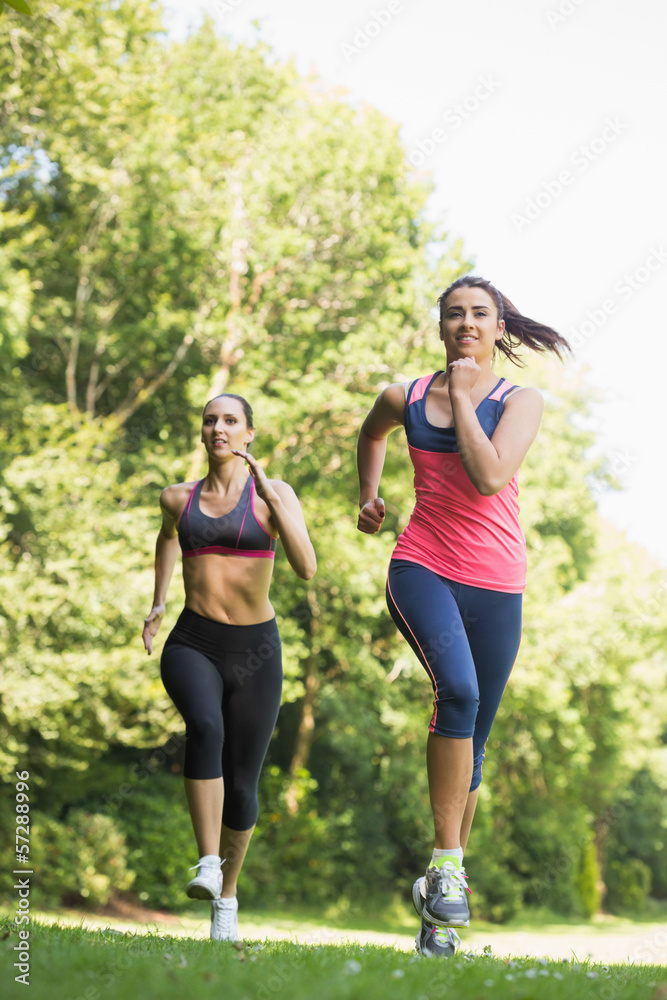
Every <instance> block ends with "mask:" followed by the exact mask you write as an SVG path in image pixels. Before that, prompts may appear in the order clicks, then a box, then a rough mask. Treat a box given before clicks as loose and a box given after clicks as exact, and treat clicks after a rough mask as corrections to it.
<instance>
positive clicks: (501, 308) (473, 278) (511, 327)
mask: <svg viewBox="0 0 667 1000" xmlns="http://www.w3.org/2000/svg"><path fill="white" fill-rule="evenodd" d="M457 288H482V289H483V290H484V291H485V292H487V293H488V294H489V295H490V296H491V298H492V299H493V301H494V302H495V304H496V308H497V310H498V322H500V320H501V319H504V320H505V332H504V334H503V338H502V340H498V341H497V342H496V347H497V348H498V350H499V351H501V352H502V353H503V354H504V355H505V357H506V358H509V360H510V361H512V362H513V363H514V364H515V365H520V366H523V361H522V360H521V358H520V357H519V355H518V354H517V353H516V350H515V348H517V347H519V346H521V345H523V346H524V347H528V348H529V349H530V350H531V351H540V352H542V353H545V352H546V351H553V352H554V354H557V355H558V357H559V358H561V360H562V358H563V355H564V354H565V353H566V352H571V351H572V348H571V347H570V345H569V344H568V342H567V340H565V338H564V337H561V335H560V333H557V332H556V331H555V330H552V328H551V327H550V326H545V325H544V323H538V322H537V321H536V320H534V319H529V318H528V316H523V315H522V314H521V313H520V312H519V310H518V309H517V308H516V306H514V305H513V304H512V303H511V302H510V300H509V299H507V298H505V296H504V295H503V293H502V292H499V291H498V289H497V288H496V287H495V285H492V284H491V282H490V281H487V280H486V278H480V277H479V276H478V275H476V274H464V276H463V277H462V278H457V279H456V281H453V282H452V284H451V285H450V286H449V288H447V289H445V291H444V292H443V293H442V295H441V296H440V298H439V299H438V305H439V306H440V320H441V321H442V315H443V313H444V310H445V304H446V301H447V297H448V296H449V294H450V293H451V292H453V291H455V289H457Z"/></svg>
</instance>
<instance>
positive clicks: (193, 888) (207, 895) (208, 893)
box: [185, 885, 220, 900]
mask: <svg viewBox="0 0 667 1000" xmlns="http://www.w3.org/2000/svg"><path fill="white" fill-rule="evenodd" d="M185 895H186V896H188V897H189V898H190V899H208V900H212V899H219V898H220V893H218V894H217V895H214V894H213V891H212V890H211V889H209V887H208V886H206V885H189V886H188V887H187V888H186V890H185Z"/></svg>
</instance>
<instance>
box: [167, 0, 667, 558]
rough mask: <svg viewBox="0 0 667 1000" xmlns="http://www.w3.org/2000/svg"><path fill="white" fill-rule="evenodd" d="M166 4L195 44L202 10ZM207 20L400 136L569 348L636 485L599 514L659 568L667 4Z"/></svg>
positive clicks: (480, 1) (427, 4) (663, 532)
mask: <svg viewBox="0 0 667 1000" xmlns="http://www.w3.org/2000/svg"><path fill="white" fill-rule="evenodd" d="M165 3H166V5H167V8H168V9H169V10H170V11H171V12H172V18H173V20H172V21H171V31H172V32H173V33H174V34H176V35H179V36H180V35H182V34H184V33H185V30H186V27H187V25H188V23H190V22H191V21H192V20H193V19H195V20H196V13H194V12H196V9H197V5H196V4H193V3H192V2H191V0H165ZM200 6H201V7H202V8H203V9H205V10H207V11H208V12H209V13H210V14H211V15H212V16H213V17H214V18H215V20H216V23H217V25H218V27H219V29H220V31H221V32H224V33H226V34H229V35H231V36H232V37H233V38H235V39H238V40H245V41H249V40H252V39H254V38H256V37H257V31H256V28H255V27H253V24H252V22H253V21H256V20H259V21H260V23H261V36H262V38H263V39H264V40H265V41H267V42H268V43H270V44H271V45H272V46H273V48H274V50H275V52H276V54H277V55H278V56H280V57H281V58H282V57H284V58H288V57H293V58H294V59H295V62H296V65H297V68H298V69H299V70H300V71H301V72H302V73H304V74H308V73H309V72H311V71H313V72H315V73H317V75H318V76H320V77H322V78H324V79H325V80H327V81H330V82H331V83H332V84H337V85H341V86H344V87H345V88H347V89H348V90H349V91H350V94H351V96H352V98H354V99H356V98H359V99H364V100H366V101H368V102H369V103H371V104H373V105H375V107H377V108H379V109H380V110H381V111H382V112H384V113H385V114H386V115H387V116H388V117H390V118H392V119H393V120H394V121H396V122H398V123H399V124H400V126H401V136H402V138H403V141H404V143H405V146H406V151H407V154H408V156H409V157H410V162H411V163H413V165H414V166H415V167H416V168H418V169H419V170H421V171H424V172H427V173H428V174H430V175H431V176H432V178H433V181H434V183H435V188H436V189H435V193H434V195H433V197H432V200H431V203H430V209H429V211H430V214H432V215H433V216H434V217H438V218H440V219H442V220H443V221H444V223H445V225H446V227H447V229H448V230H449V232H450V233H451V234H453V235H458V236H461V237H462V238H463V240H464V244H465V252H466V254H467V255H468V256H472V257H473V258H475V259H476V267H475V271H476V273H478V274H482V275H484V277H486V278H489V279H490V280H491V281H492V282H493V283H494V284H495V285H496V286H497V287H499V288H500V289H501V290H502V291H503V292H504V293H505V295H507V296H508V298H510V299H511V300H512V301H513V302H514V303H515V305H517V306H518V308H519V309H520V310H521V311H522V312H524V313H525V314H527V315H529V316H533V317H534V318H535V319H540V320H543V321H544V322H546V323H548V324H549V325H551V326H554V327H555V328H556V329H558V330H560V331H561V332H562V333H563V334H564V335H565V336H566V337H568V339H569V340H570V342H571V343H572V344H573V346H574V347H575V348H576V354H575V362H574V364H573V365H572V366H571V367H572V368H573V369H574V370H586V371H587V384H588V385H590V386H591V389H592V390H594V391H596V392H597V394H598V395H599V396H600V398H601V400H602V401H601V402H599V403H598V404H597V405H596V406H595V408H594V414H595V428H596V430H597V432H598V437H599V440H600V443H601V445H602V447H603V448H604V450H605V452H606V454H607V455H608V456H610V458H611V464H612V467H613V468H614V470H615V471H616V472H617V474H618V475H619V478H620V479H621V480H622V482H623V483H624V485H625V490H624V492H623V493H622V494H620V495H619V494H609V495H604V496H603V497H601V499H600V503H599V506H600V510H601V512H602V513H603V514H604V515H606V516H608V517H609V518H610V519H611V520H613V521H614V522H615V523H616V524H617V525H619V526H620V527H622V528H624V529H625V530H626V531H627V534H628V537H630V538H631V539H632V540H634V541H637V542H640V543H641V544H642V545H644V546H645V547H646V548H647V549H648V550H649V551H650V552H651V553H652V554H653V555H654V556H655V557H657V558H658V559H660V561H661V562H662V563H663V565H665V566H666V567H667V518H666V516H665V513H664V510H665V508H664V507H663V504H664V503H665V500H664V496H663V499H662V500H660V496H661V495H662V490H663V489H665V487H666V486H667V483H666V482H665V474H664V464H665V459H664V456H665V421H664V420H662V419H661V415H662V413H663V412H664V405H661V404H662V400H663V398H664V396H665V390H664V388H663V382H664V380H665V372H666V371H667V329H666V323H665V317H666V316H667V304H666V303H665V298H666V297H667V296H666V294H665V291H666V289H667V281H666V279H667V198H666V197H665V183H666V178H667V130H666V129H665V111H664V95H665V84H664V67H665V51H664V35H665V28H666V27H667V6H666V5H665V4H664V0H633V2H632V3H631V4H628V3H627V2H626V0H506V2H502V0H466V2H463V0H457V2H451V0H376V2H375V3H365V2H364V0H362V2H361V3H360V2H359V0H336V3H329V2H327V3H322V2H317V0H200ZM193 70H194V67H193ZM661 292H662V296H661Z"/></svg>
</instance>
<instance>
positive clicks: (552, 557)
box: [0, 0, 667, 922]
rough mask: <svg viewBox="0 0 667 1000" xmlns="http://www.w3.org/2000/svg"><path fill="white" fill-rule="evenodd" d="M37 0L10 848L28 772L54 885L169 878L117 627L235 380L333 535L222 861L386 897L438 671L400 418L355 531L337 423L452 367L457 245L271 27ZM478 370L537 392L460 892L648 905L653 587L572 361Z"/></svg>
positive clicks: (134, 650)
mask: <svg viewBox="0 0 667 1000" xmlns="http://www.w3.org/2000/svg"><path fill="white" fill-rule="evenodd" d="M31 7H32V9H33V12H34V16H33V17H32V18H27V17H22V16H20V15H19V14H14V13H12V12H9V11H6V12H5V14H4V15H3V24H2V37H1V38H0V79H1V87H2V102H1V104H0V118H1V120H2V131H1V140H0V141H1V145H0V230H1V241H0V417H1V419H0V456H1V460H2V480H1V483H0V497H1V501H2V521H1V523H0V624H1V629H0V654H1V662H2V677H1V681H0V733H1V737H0V748H1V749H0V759H1V761H2V768H1V773H2V780H3V784H2V788H1V789H0V801H1V802H2V813H1V815H2V820H1V824H2V828H1V830H0V834H1V842H2V846H1V848H0V859H1V861H2V868H3V870H4V871H6V872H10V871H11V870H12V868H13V867H14V863H13V861H14V859H13V853H14V850H13V837H11V832H12V830H13V829H14V819H15V816H14V799H13V794H14V779H13V775H14V771H15V770H17V769H18V770H29V772H30V786H31V819H32V824H33V826H32V835H31V837H32V851H33V860H34V865H35V870H36V873H37V874H36V876H35V878H36V885H37V892H38V895H39V898H40V900H41V902H42V903H43V904H44V905H52V906H57V905H61V904H66V905H77V906H80V905H89V906H97V905H102V904H105V903H107V902H109V900H112V899H113V897H114V894H118V893H119V892H131V893H132V894H133V895H134V897H135V898H136V899H137V900H139V901H140V902H142V903H144V904H145V905H146V906H149V907H152V908H162V909H170V908H179V907H181V906H182V901H183V892H182V890H183V883H184V879H185V877H186V875H185V869H186V867H187V866H188V865H190V864H193V863H194V862H195V861H196V856H195V854H196V851H195V845H194V841H193V838H192V835H191V832H190V825H189V819H188V816H187V811H186V807H185V802H184V798H183V793H182V787H181V780H180V767H181V751H182V726H181V722H180V719H179V717H178V715H177V713H176V712H175V710H174V708H173V706H172V705H171V703H170V702H169V700H168V698H167V696H166V694H165V692H164V690H163V689H162V686H161V683H160V680H159V667H158V655H159V648H160V643H158V655H156V656H154V657H152V658H151V659H147V658H146V655H145V653H144V652H143V649H142V646H141V642H140V638H139V636H140V630H141V625H142V619H143V617H144V615H145V614H146V613H147V612H148V610H149V608H150V600H151V595H152V559H153V546H154V540H155V534H156V532H157V528H158V524H159V521H158V505H157V501H158V495H159V492H160V490H161V489H162V488H163V487H164V486H165V485H167V484H169V483H172V482H176V481H180V480H183V479H187V478H194V477H195V476H197V475H198V474H199V472H200V470H201V468H202V455H201V452H200V451H198V449H197V441H198V430H199V413H200V410H201V406H202V404H203V403H204V402H205V400H206V399H207V398H209V397H210V396H211V395H212V394H213V393H214V392H215V391H218V392H219V391H221V390H222V389H224V388H228V389H230V390H231V391H234V392H238V393H241V394H243V395H245V396H247V397H248V399H249V400H250V402H251V403H252V405H253V406H254V409H255V415H256V426H257V430H258V434H257V438H256V442H255V446H254V451H255V454H256V455H258V456H259V457H260V458H261V459H262V460H263V461H265V462H266V466H267V469H268V471H269V473H270V474H272V475H274V476H279V477H282V478H283V479H285V480H287V481H288V482H290V483H291V485H292V486H293V487H294V488H295V489H296V491H297V493H298V495H299V497H300V499H301V501H302V504H303V507H304V511H305V515H306V518H307V521H308V524H309V527H310V530H311V535H312V537H313V540H314V543H315V547H316V550H317V553H318V558H319V571H318V573H317V576H316V577H315V578H314V579H313V580H312V581H309V582H308V583H304V582H303V581H299V580H297V579H296V577H295V576H294V574H293V573H292V572H291V571H290V570H289V567H288V566H287V564H286V561H285V559H284V557H283V556H282V555H280V554H279V556H278V558H277V560H276V569H275V580H274V586H273V592H272V595H273V600H274V604H275V607H276V611H277V613H278V617H279V621H280V623H281V631H282V637H283V648H284V665H285V672H286V684H285V696H284V704H283V708H282V711H281V716H280V719H279V723H278V727H277V730H276V733H275V737H274V740H273V742H272V745H271V747H270V751H269V756H268V759H267V763H266V767H265V772H264V776H263V779H262V786H261V797H262V808H261V815H260V823H259V828H258V832H257V836H256V839H255V841H254V843H253V846H252V848H251V852H250V855H249V858H248V862H247V864H246V868H245V870H244V873H243V885H242V889H243V888H245V889H248V888H250V887H251V888H252V892H253V898H254V899H255V900H257V901H261V900H263V899H266V900H267V901H268V900H271V901H272V902H276V901H277V902H278V903H281V904H284V905H286V906H287V905H290V903H299V904H313V905H315V906H317V905H325V904H328V903H331V902H332V901H335V902H338V903H339V904H340V905H341V906H345V905H346V902H349V901H350V900H352V899H354V897H356V896H357V895H358V886H359V883H360V880H361V879H363V882H364V885H365V886H366V890H367V891H368V892H370V894H371V895H373V894H378V895H379V894H382V893H388V894H390V893H394V892H396V891H397V889H401V887H403V885H404V883H406V884H410V881H411V879H412V878H413V877H414V875H415V873H416V872H418V871H419V870H420V869H421V868H422V867H423V865H424V863H425V860H426V858H427V857H428V855H429V852H430V847H431V822H430V810H429V807H428V795H427V788H426V779H425V768H424V744H425V734H426V727H427V724H428V719H429V717H430V702H431V692H430V687H429V685H428V682H427V680H426V677H425V676H424V674H423V671H422V668H421V667H420V666H419V665H418V664H417V663H416V662H415V661H414V660H413V657H412V655H411V653H410V652H409V651H408V650H407V648H406V647H405V645H404V643H403V641H402V640H400V639H399V637H397V635H396V632H395V628H394V626H393V623H392V622H391V620H390V618H389V615H388V613H387V612H386V608H385V604H384V579H385V573H386V566H387V562H388V558H389V555H390V552H391V549H392V547H393V544H394V541H395V538H396V534H397V533H398V532H399V531H400V530H401V529H402V527H403V526H404V525H405V523H406V520H407V517H408V516H409V512H410V509H411V500H412V473H411V469H410V466H409V461H408V458H407V454H406V449H405V447H404V446H403V442H402V441H401V440H400V435H398V434H397V435H396V436H395V439H392V440H391V442H390V447H389V453H388V458H387V464H386V469H385V474H384V477H383V486H382V492H383V496H384V498H385V500H386V504H387V514H388V516H387V519H386V524H385V528H384V530H383V532H382V534H381V535H380V536H377V537H373V538H369V537H367V536H361V535H359V534H358V532H357V531H356V528H355V524H356V502H357V487H356V476H355V459H354V451H355V439H356V433H357V430H358V428H359V425H360V422H361V420H362V419H363V416H364V414H365V412H366V411H367V409H368V408H369V406H370V405H371V403H372V401H373V399H374V397H375V395H376V393H377V392H378V391H379V389H380V388H382V387H383V386H384V385H386V384H388V383H389V382H393V381H401V380H405V379H409V378H413V377H417V376H418V375H421V374H424V373H425V372H428V371H434V370H435V369H436V368H438V367H440V366H441V365H442V361H443V358H442V355H441V353H440V351H439V349H438V348H439V341H438V338H437V326H436V322H435V320H434V317H433V313H432V310H433V306H434V303H435V301H436V299H437V296H438V294H439V293H440V291H441V290H442V288H443V287H444V286H445V285H446V284H447V283H448V282H449V281H450V280H452V279H453V278H454V277H456V276H458V275H459V274H462V273H464V272H466V271H469V270H470V269H471V268H472V267H473V261H471V260H470V259H468V257H467V256H466V255H465V253H464V249H463V247H462V245H461V243H460V242H458V241H456V240H453V239H451V238H450V237H449V236H448V234H447V233H446V232H445V231H443V230H441V229H438V227H437V226H434V225H433V224H432V223H430V222H428V221H427V220H426V216H425V204H426V199H427V196H428V193H429V191H428V188H427V187H426V186H425V185H424V184H423V183H422V182H421V181H419V180H418V179H416V177H415V172H414V171H413V170H412V168H411V167H410V166H409V164H408V163H407V160H406V153H405V149H404V148H403V146H402V145H401V142H400V140H399V137H398V128H397V125H396V124H395V123H393V122H391V121H389V120H388V119H386V118H385V117H383V116H382V115H381V114H380V113H379V112H377V111H376V110H374V109H373V108H372V107H369V106H364V105H351V104H350V103H348V102H346V100H345V97H344V95H342V94H340V93H332V92H331V91H330V89H328V88H327V87H325V86H324V85H323V84H322V83H320V82H319V81H318V80H317V79H307V80H306V79H301V78H299V77H298V76H297V74H296V72H295V71H294V69H293V68H292V67H291V66H290V65H286V64H281V63H279V62H277V61H276V60H275V59H274V58H273V57H272V54H271V52H270V51H269V50H268V48H266V47H265V46H264V45H263V44H262V43H261V41H260V42H258V43H257V44H255V45H253V46H250V47H244V46H243V45H235V44H232V43H231V42H230V41H229V40H228V39H225V38H224V37H220V36H218V35H216V33H215V31H214V29H213V25H212V23H211V22H210V21H208V22H205V23H204V25H203V26H202V27H201V29H200V30H198V31H197V32H196V33H194V34H192V35H190V36H189V37H188V38H187V39H186V40H185V41H184V42H175V41H170V40H169V39H167V37H166V36H165V34H164V31H163V28H162V24H161V13H160V8H159V5H158V4H156V3H150V2H146V0H134V2H125V0H118V2H113V3H112V2H110V0H86V2H85V3H84V2H83V0H72V2H70V3H68V4H67V5H65V4H62V5H58V4H53V3H48V4H47V3H41V2H39V0H35V2H34V4H32V5H31ZM503 291H504V292H505V293H506V294H508V295H509V296H510V298H511V297H512V289H511V288H509V289H503ZM544 306H545V308H544V312H543V314H542V315H540V316H538V317H536V318H538V319H542V320H544V321H545V322H549V315H548V306H549V304H548V303H545V304H544ZM499 371H500V372H501V374H506V375H507V376H508V377H513V378H514V379H515V380H518V381H520V382H523V383H524V384H525V383H531V384H536V385H539V386H540V387H541V388H542V389H543V391H544V393H545V396H546V400H547V409H546V414H545V419H544V423H543V427H542V430H541V432H540V436H539V438H538V442H537V443H536V445H535V446H534V447H533V449H532V452H531V453H530V455H529V457H528V459H527V461H526V463H525V466H524V468H523V470H522V473H521V491H522V492H521V502H522V518H523V526H524V531H525V533H526V536H527V540H528V546H529V574H530V575H529V588H528V591H527V595H526V602H525V626H524V637H523V641H522V646H521V650H520V654H519V659H518V662H517V665H516V668H515V671H514V674H513V677H512V679H511V681H510V685H509V688H508V691H507V693H506V696H505V699H504V702H503V706H502V708H501V712H500V714H499V717H498V719H497V722H496V724H495V726H494V729H493V732H492V734H491V738H490V740H489V745H488V748H487V760H486V762H485V768H484V783H483V786H482V793H481V803H480V808H479V811H478V818H477V820H476V826H475V829H474V831H473V837H472V840H471V844H470V847H469V852H468V854H467V858H468V867H469V869H471V870H474V886H473V888H474V895H473V897H472V904H473V907H474V911H475V915H476V916H478V917H484V918H486V919H490V920H495V921H498V922H502V921H505V920H508V919H510V918H511V917H512V916H514V915H515V914H516V913H517V912H518V911H519V910H520V909H521V908H524V907H531V906H532V907H540V908H542V909H543V908H545V907H547V908H549V909H551V910H552V911H554V912H556V913H560V914H563V915H570V916H573V915H581V916H590V915H592V914H594V913H595V912H596V911H598V910H599V909H600V908H601V907H604V908H605V909H607V910H609V911H611V912H614V913H622V914H626V915H627V914H628V913H637V914H640V913H642V912H643V911H646V909H647V907H648V908H650V906H651V899H653V900H663V901H664V900H665V899H667V872H666V870H665V866H664V850H665V842H666V838H667V796H666V795H665V788H666V787H667V773H666V766H665V763H666V755H667V730H666V728H665V719H666V718H667V712H666V708H667V698H666V695H665V685H664V678H665V660H666V657H665V631H666V627H667V584H666V583H665V580H664V578H663V576H664V574H661V572H660V569H659V567H658V566H656V565H655V564H653V563H652V562H651V561H650V559H649V558H648V556H647V555H646V554H645V553H644V552H643V551H642V550H641V549H638V548H637V547H635V546H633V545H630V544H628V543H627V542H626V541H625V540H624V539H623V538H622V537H621V536H619V535H618V533H616V532H614V531H613V530H612V529H611V528H610V527H609V526H608V525H606V524H604V523H603V522H602V521H601V519H600V518H599V516H598V513H597V510H596V503H595V501H596V496H597V495H598V494H599V492H600V491H602V490H607V489H611V488H613V487H614V481H613V475H612V473H611V470H610V469H609V468H608V467H607V466H606V465H605V462H604V461H603V460H600V459H599V458H595V457H593V456H594V454H595V452H594V449H593V444H594V442H593V440H592V437H591V435H590V433H589V432H588V431H587V430H586V429H585V428H586V415H587V405H588V400H589V398H590V391H589V390H588V388H587V386H586V385H585V384H582V383H581V381H576V382H575V381H574V380H573V379H572V378H569V377H568V375H567V370H566V369H563V368H562V367H561V366H559V365H557V364H554V363H551V362H539V363H538V362H533V361H531V362H530V364H529V367H528V368H527V370H526V371H525V372H516V370H514V371H512V370H507V369H502V368H499ZM179 586H180V584H179V581H178V580H175V581H174V583H173V584H172V591H171V597H170V604H169V607H168V620H167V621H166V623H165V625H164V626H163V633H162V634H161V636H160V639H164V638H165V637H166V634H167V632H168V629H169V627H170V626H171V624H172V623H173V622H174V620H175V618H176V617H177V614H178V612H179V610H180V606H181V603H182V593H181V592H180V591H179ZM7 888H8V890H9V882H8V883H7Z"/></svg>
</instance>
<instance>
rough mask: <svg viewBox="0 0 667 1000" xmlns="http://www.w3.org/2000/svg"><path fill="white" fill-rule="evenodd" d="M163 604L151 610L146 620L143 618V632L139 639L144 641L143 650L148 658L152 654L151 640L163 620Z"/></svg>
mask: <svg viewBox="0 0 667 1000" xmlns="http://www.w3.org/2000/svg"><path fill="white" fill-rule="evenodd" d="M164 612H165V607H164V604H158V605H157V606H156V607H154V608H153V609H152V610H151V613H150V614H149V616H148V618H144V630H143V632H142V634H141V638H142V639H143V641H144V649H145V650H146V652H147V653H148V655H149V656H150V655H151V653H152V652H153V639H154V638H155V636H156V635H157V634H158V630H159V628H160V625H161V623H162V619H163V618H164Z"/></svg>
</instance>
